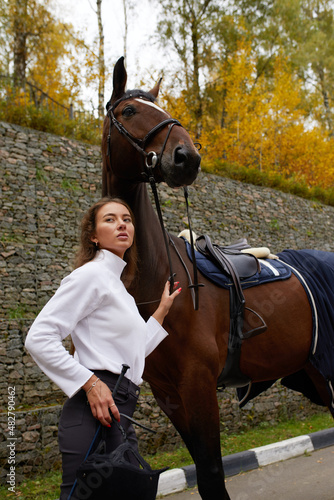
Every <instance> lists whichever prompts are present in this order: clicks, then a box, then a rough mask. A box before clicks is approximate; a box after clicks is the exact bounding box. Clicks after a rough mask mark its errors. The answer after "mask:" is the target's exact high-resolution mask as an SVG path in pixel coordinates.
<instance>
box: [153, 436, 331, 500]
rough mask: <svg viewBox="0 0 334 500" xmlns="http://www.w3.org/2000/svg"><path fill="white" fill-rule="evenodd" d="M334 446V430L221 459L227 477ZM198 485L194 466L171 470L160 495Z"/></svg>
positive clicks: (163, 477)
mask: <svg viewBox="0 0 334 500" xmlns="http://www.w3.org/2000/svg"><path fill="white" fill-rule="evenodd" d="M333 445H334V428H332V429H325V430H323V431H319V432H314V433H312V434H308V435H305V436H298V437H295V438H292V439H286V440H285V441H280V442H278V443H273V444H269V445H267V446H260V447H259V448H253V449H251V450H248V451H242V452H240V453H235V454H234V455H228V456H226V457H223V459H222V461H223V466H224V471H225V476H226V477H228V476H234V475H236V474H239V473H240V472H246V471H249V470H252V469H257V468H259V467H262V466H264V465H269V464H272V463H275V462H280V461H282V460H287V459H288V458H293V457H298V456H300V455H303V454H304V453H311V452H312V451H315V450H319V449H321V448H326V447H327V446H333ZM195 485H196V469H195V465H187V466H186V467H182V468H181V469H171V470H168V471H166V472H163V473H162V474H161V476H160V479H159V487H158V494H157V495H162V496H165V495H170V494H172V493H178V492H180V491H183V490H185V489H186V488H192V487H194V486H195Z"/></svg>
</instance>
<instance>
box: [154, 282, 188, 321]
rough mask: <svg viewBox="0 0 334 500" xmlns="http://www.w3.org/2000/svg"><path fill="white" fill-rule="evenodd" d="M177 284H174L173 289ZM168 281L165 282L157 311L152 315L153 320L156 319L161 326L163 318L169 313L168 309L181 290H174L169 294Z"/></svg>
mask: <svg viewBox="0 0 334 500" xmlns="http://www.w3.org/2000/svg"><path fill="white" fill-rule="evenodd" d="M178 284H179V282H176V283H175V284H174V288H176V287H177V285H178ZM169 287H170V283H169V281H167V282H166V284H165V288H164V291H163V292H162V296H161V300H160V304H159V307H158V309H157V310H156V311H155V313H154V314H152V316H153V318H154V319H156V320H157V321H158V322H159V323H160V325H162V323H163V321H164V319H165V317H166V316H167V314H168V313H169V310H170V308H171V307H172V305H173V302H174V299H175V298H176V297H177V296H178V295H180V293H181V290H182V288H176V290H174V291H173V293H171V294H169Z"/></svg>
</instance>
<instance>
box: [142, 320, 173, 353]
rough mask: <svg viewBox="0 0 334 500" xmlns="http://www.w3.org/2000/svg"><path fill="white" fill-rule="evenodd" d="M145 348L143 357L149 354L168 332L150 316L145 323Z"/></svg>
mask: <svg viewBox="0 0 334 500" xmlns="http://www.w3.org/2000/svg"><path fill="white" fill-rule="evenodd" d="M146 325H147V336H146V350H145V357H147V356H148V355H149V354H151V352H152V351H154V349H155V348H156V347H157V346H158V345H159V344H160V342H162V341H163V339H164V338H166V337H167V335H168V332H167V331H166V330H165V329H164V328H163V327H162V326H161V325H160V323H159V322H158V321H157V320H156V319H155V318H153V316H151V317H150V318H149V320H148V321H147V323H146Z"/></svg>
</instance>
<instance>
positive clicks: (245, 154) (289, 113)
mask: <svg viewBox="0 0 334 500" xmlns="http://www.w3.org/2000/svg"><path fill="white" fill-rule="evenodd" d="M229 59H230V60H229V61H227V62H226V61H225V62H224V64H223V65H222V66H221V69H220V74H219V76H220V79H219V81H220V82H221V83H220V85H222V86H224V89H225V97H224V102H222V101H220V102H219V100H216V106H217V107H218V108H219V106H223V105H224V106H225V109H226V115H225V122H224V127H222V124H221V122H220V120H219V115H216V116H214V115H207V117H206V122H205V127H204V131H203V134H202V138H201V141H202V143H203V146H204V153H203V161H204V163H205V164H206V165H207V166H208V167H209V168H210V169H211V171H216V169H218V170H219V168H220V167H219V166H220V165H221V164H222V163H224V162H228V163H230V164H234V165H240V166H242V167H244V166H247V167H249V168H254V169H258V170H262V171H265V172H267V173H269V174H280V175H282V176H283V177H285V178H290V179H294V180H296V181H300V182H305V183H306V184H307V185H309V186H314V185H318V186H323V187H329V186H330V185H331V184H330V183H333V182H334V167H333V157H334V152H333V148H332V147H331V141H330V139H329V136H328V134H326V133H324V131H323V130H322V129H321V127H320V126H318V127H317V126H314V127H313V129H311V130H309V129H308V128H306V127H305V124H306V112H305V111H303V109H302V108H301V106H300V104H301V101H302V96H303V86H302V81H301V80H299V79H298V78H297V77H296V75H295V74H294V73H293V71H292V68H291V63H289V62H288V61H287V60H286V59H285V58H284V57H283V56H282V55H277V57H276V63H275V66H274V68H273V73H272V75H271V78H270V79H268V78H266V77H265V74H264V73H263V74H262V75H261V76H259V75H258V71H257V58H256V57H255V55H254V54H253V53H252V47H251V44H250V42H246V41H244V42H239V44H238V51H237V53H235V54H233V57H231V56H230V58H229ZM218 90H219V89H218Z"/></svg>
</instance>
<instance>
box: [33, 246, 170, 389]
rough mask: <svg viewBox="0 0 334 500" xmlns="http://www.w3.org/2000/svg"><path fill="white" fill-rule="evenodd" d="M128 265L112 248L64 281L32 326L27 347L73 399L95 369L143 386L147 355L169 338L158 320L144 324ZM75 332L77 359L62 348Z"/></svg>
mask: <svg viewBox="0 0 334 500" xmlns="http://www.w3.org/2000/svg"><path fill="white" fill-rule="evenodd" d="M125 265H126V263H125V262H124V261H123V260H122V259H120V258H119V257H117V256H116V255H114V254H113V253H112V252H109V251H108V250H100V251H99V252H98V253H97V255H96V257H95V258H94V259H93V260H92V261H90V262H88V263H87V264H84V265H83V266H81V267H79V268H77V269H75V270H74V271H73V272H72V273H71V274H70V275H69V276H67V277H66V278H64V279H63V280H62V282H61V285H60V287H59V288H58V290H57V291H56V293H55V295H54V296H53V297H52V298H51V299H50V300H49V302H48V303H47V304H46V305H45V306H44V308H43V309H42V311H41V312H40V313H39V315H38V316H37V318H36V319H35V321H34V323H33V324H32V326H31V328H30V330H29V332H28V335H27V338H26V341H25V346H26V348H27V350H28V351H29V352H30V354H31V356H32V357H33V359H34V360H35V362H36V363H37V364H38V366H39V367H40V368H41V370H42V371H43V372H44V373H45V374H46V375H47V376H48V377H49V378H50V379H51V380H52V381H53V382H55V383H56V384H57V385H58V387H60V388H61V389H62V390H63V391H64V392H65V393H66V394H67V395H68V396H69V397H72V396H74V394H76V393H77V392H78V391H79V390H80V388H81V387H82V386H83V385H84V384H85V383H86V382H87V380H89V378H90V377H91V376H92V374H93V371H94V370H108V371H110V372H112V373H120V372H121V369H122V364H123V363H126V364H128V365H129V366H130V369H129V370H128V372H127V374H126V376H127V377H128V378H129V379H130V380H132V382H134V383H135V384H137V385H139V384H140V383H141V382H142V374H143V371H144V364H145V357H146V356H148V355H149V354H150V353H151V352H152V351H153V350H154V349H155V348H156V347H157V345H158V344H159V343H160V342H161V341H162V340H163V339H164V338H165V337H166V336H167V335H168V334H167V332H166V330H165V329H164V328H163V327H162V326H161V325H160V323H159V322H158V321H156V320H155V319H154V318H153V317H151V318H149V320H148V321H147V322H145V321H144V320H143V318H142V317H141V316H140V314H139V311H138V309H137V306H136V303H135V301H134V298H133V297H132V296H131V295H130V294H129V293H128V292H127V290H126V289H125V287H124V285H123V283H122V281H121V280H120V276H121V273H122V271H123V269H124V267H125ZM69 334H71V336H72V340H73V344H74V346H75V354H74V357H73V356H71V355H70V354H69V353H68V351H67V350H66V349H65V347H64V346H63V344H62V340H63V339H64V338H66V337H67V336H68V335H69Z"/></svg>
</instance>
